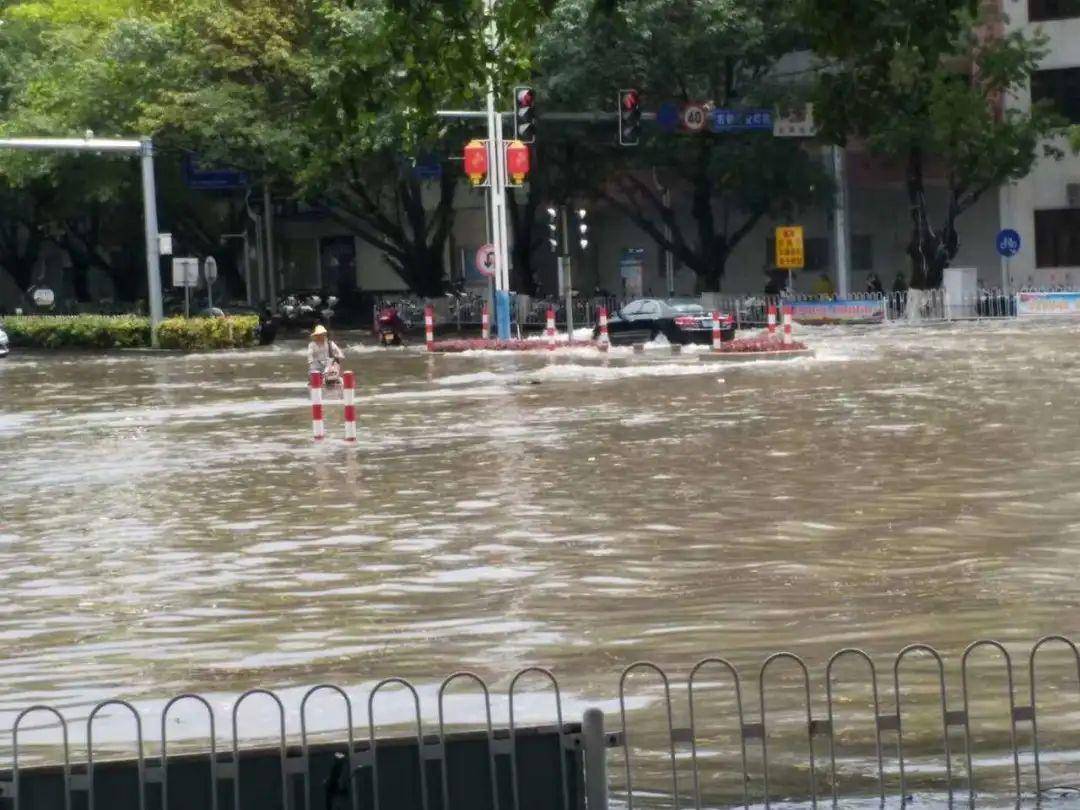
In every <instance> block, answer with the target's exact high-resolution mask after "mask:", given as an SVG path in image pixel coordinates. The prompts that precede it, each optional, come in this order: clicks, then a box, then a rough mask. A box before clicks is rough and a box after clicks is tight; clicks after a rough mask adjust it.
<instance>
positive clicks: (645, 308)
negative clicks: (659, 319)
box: [641, 301, 660, 316]
mask: <svg viewBox="0 0 1080 810" xmlns="http://www.w3.org/2000/svg"><path fill="white" fill-rule="evenodd" d="M641 314H642V315H653V316H655V315H659V314H660V305H659V304H658V303H656V302H655V301H646V302H645V303H643V304H642V305H641Z"/></svg>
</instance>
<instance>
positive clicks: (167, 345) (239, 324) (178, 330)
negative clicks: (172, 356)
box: [158, 315, 259, 352]
mask: <svg viewBox="0 0 1080 810" xmlns="http://www.w3.org/2000/svg"><path fill="white" fill-rule="evenodd" d="M158 339H159V340H160V341H161V348H163V349H182V350H183V351H185V352H201V351H206V350H207V349H243V348H247V347H248V346H254V345H255V344H256V343H258V339H259V319H258V317H257V316H255V315H231V316H229V317H226V318H190V319H187V318H168V319H167V320H164V321H162V322H161V326H159V327H158Z"/></svg>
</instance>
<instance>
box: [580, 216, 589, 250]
mask: <svg viewBox="0 0 1080 810" xmlns="http://www.w3.org/2000/svg"><path fill="white" fill-rule="evenodd" d="M588 213H589V212H588V211H586V210H585V209H584V208H579V209H578V212H577V221H578V240H579V241H578V244H580V245H581V249H582V250H588V249H589V223H588V222H586V221H585V218H586V217H587V216H588Z"/></svg>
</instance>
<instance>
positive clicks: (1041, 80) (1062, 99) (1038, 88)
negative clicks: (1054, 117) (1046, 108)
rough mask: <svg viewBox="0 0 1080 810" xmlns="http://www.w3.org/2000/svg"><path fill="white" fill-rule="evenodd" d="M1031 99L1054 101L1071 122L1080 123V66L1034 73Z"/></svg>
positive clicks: (1058, 110) (1056, 106)
mask: <svg viewBox="0 0 1080 810" xmlns="http://www.w3.org/2000/svg"><path fill="white" fill-rule="evenodd" d="M1031 100H1032V101H1050V102H1053V104H1054V107H1055V109H1056V110H1057V112H1058V113H1059V114H1061V115H1063V116H1065V118H1067V119H1068V120H1069V122H1070V123H1072V124H1080V68H1064V69H1062V70H1040V71H1037V72H1035V73H1033V74H1032V76H1031Z"/></svg>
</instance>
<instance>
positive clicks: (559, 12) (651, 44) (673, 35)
mask: <svg viewBox="0 0 1080 810" xmlns="http://www.w3.org/2000/svg"><path fill="white" fill-rule="evenodd" d="M787 8H788V4H787V3H785V2H782V0H707V1H705V2H702V1H701V0H623V2H621V3H618V4H610V5H609V6H606V7H602V8H601V9H600V10H599V11H598V9H597V5H596V3H595V2H593V0H565V2H563V3H561V4H560V5H559V6H558V7H557V8H556V10H555V12H554V14H553V16H552V19H551V20H550V21H549V23H547V24H546V25H545V26H544V28H543V30H542V36H541V39H540V42H539V44H538V47H537V55H536V66H535V69H536V73H537V77H538V79H537V81H538V84H539V85H540V86H541V88H542V95H541V98H542V99H543V104H544V107H543V110H542V111H541V115H542V114H543V111H546V110H548V109H551V108H556V109H557V108H559V107H563V108H567V109H587V110H599V111H611V112H614V111H615V107H616V97H617V96H616V94H617V90H618V89H619V88H626V87H634V88H636V89H638V90H639V91H640V92H641V93H642V96H643V99H644V103H645V107H646V109H649V110H655V109H656V108H657V107H658V106H659V105H660V104H661V103H662V102H665V101H672V102H676V103H681V102H696V101H701V102H708V103H713V104H715V105H716V106H718V107H736V108H737V107H757V106H763V107H771V106H773V104H774V103H777V102H779V101H782V100H790V99H792V98H796V97H798V96H799V94H800V90H801V89H802V88H800V87H799V85H798V84H797V83H795V82H793V81H792V80H790V78H785V77H782V76H780V75H778V71H777V63H778V61H779V59H780V58H781V57H782V56H783V55H785V54H787V53H789V52H790V51H792V50H793V49H795V48H796V47H797V33H798V32H797V28H796V26H795V24H794V23H795V20H794V19H793V17H792V15H791V14H790V13H788V11H787ZM540 127H541V128H540V134H539V137H541V138H548V137H550V132H549V128H548V127H546V126H544V124H543V119H542V118H541V125H540ZM616 134H617V133H616V126H615V124H614V122H613V123H611V124H610V125H608V130H607V131H604V132H602V133H599V132H597V131H595V130H594V131H593V132H592V133H591V134H590V135H588V136H586V138H585V140H586V143H588V142H590V141H591V142H592V144H593V146H592V148H591V149H588V150H584V149H583V150H579V152H578V157H579V160H582V161H583V162H585V161H587V162H588V164H589V165H590V166H592V167H595V166H597V165H598V164H602V165H603V166H604V167H605V172H604V174H605V179H604V181H603V182H602V183H601V184H600V185H599V189H600V193H601V194H602V195H603V196H604V197H605V198H606V199H607V200H608V201H609V202H610V203H611V204H612V205H613V206H614V207H615V208H617V209H618V210H620V211H621V212H623V213H624V214H625V215H626V216H627V217H628V218H629V219H630V220H631V221H633V222H634V223H635V224H637V225H638V227H640V228H641V229H642V230H644V231H645V232H646V233H648V234H649V235H650V236H651V237H652V238H653V239H654V240H655V241H656V242H657V243H658V244H659V245H661V246H662V247H663V248H665V249H666V250H669V251H671V252H673V253H674V254H675V256H676V257H678V259H679V260H680V261H681V262H682V263H683V264H685V265H686V266H688V267H690V268H691V269H693V271H694V272H695V273H696V274H697V277H698V282H699V286H700V287H701V288H702V289H704V290H718V289H719V288H720V284H721V279H722V277H723V274H724V270H725V266H726V263H727V260H728V257H729V256H730V255H731V253H732V251H733V250H734V249H735V247H736V246H737V245H738V244H739V243H740V242H741V241H742V240H743V239H744V238H746V236H747V235H749V234H750V233H751V232H752V231H753V229H754V227H755V226H756V225H757V224H758V223H759V222H761V221H762V220H763V219H765V218H768V217H774V218H784V217H787V216H789V215H790V214H791V213H792V212H793V211H794V210H795V209H797V208H799V207H801V206H805V205H809V204H811V203H813V202H816V201H820V200H822V199H823V198H824V197H825V196H826V195H827V194H828V189H829V182H828V178H827V176H826V174H825V173H824V171H823V169H822V166H821V161H820V160H819V159H818V158H817V156H815V155H814V154H813V153H812V152H810V151H808V150H807V149H805V148H804V146H803V145H802V144H801V143H799V142H797V141H794V140H790V139H781V138H774V137H772V134H771V133H763V132H747V133H736V134H713V133H701V134H697V135H677V134H667V133H662V132H660V131H659V130H658V129H657V128H655V127H653V126H651V125H649V126H647V127H646V129H645V135H646V137H645V139H644V142H643V143H642V145H641V146H639V147H636V148H622V149H620V148H618V147H615V146H614V143H615V139H616ZM598 141H599V142H600V143H597V142H598ZM654 178H658V179H660V181H661V182H662V183H663V184H665V185H667V186H670V187H671V188H672V190H673V191H674V192H675V193H674V194H673V195H672V197H671V198H670V199H672V200H675V202H666V201H665V197H664V195H663V194H662V192H661V191H660V189H659V188H658V185H657V184H656V183H655V182H654ZM686 196H689V199H690V212H691V215H692V220H693V225H692V227H691V228H690V229H686V228H685V227H684V223H683V221H682V218H681V217H680V214H679V209H680V206H679V205H678V200H679V199H680V197H681V198H683V199H685V198H686ZM664 223H667V224H668V225H669V226H670V234H671V235H670V236H668V235H667V234H666V233H665V230H664V227H663V224H664Z"/></svg>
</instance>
